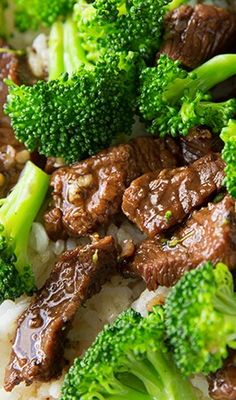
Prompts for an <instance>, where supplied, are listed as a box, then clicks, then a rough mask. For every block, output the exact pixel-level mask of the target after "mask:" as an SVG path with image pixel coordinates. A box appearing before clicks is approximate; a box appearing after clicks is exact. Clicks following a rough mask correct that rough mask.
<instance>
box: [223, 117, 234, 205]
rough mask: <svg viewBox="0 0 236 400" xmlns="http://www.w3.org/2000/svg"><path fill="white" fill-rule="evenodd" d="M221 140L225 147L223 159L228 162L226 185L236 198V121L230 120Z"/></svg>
mask: <svg viewBox="0 0 236 400" xmlns="http://www.w3.org/2000/svg"><path fill="white" fill-rule="evenodd" d="M220 137H221V139H222V140H223V141H224V143H225V145H224V148H223V151H222V158H223V160H224V161H225V162H226V169H225V173H226V179H225V184H226V187H227V190H228V192H229V193H230V194H231V196H232V197H234V198H236V121H235V120H230V121H229V123H228V125H227V126H226V127H225V128H224V129H223V130H222V132H221V135H220Z"/></svg>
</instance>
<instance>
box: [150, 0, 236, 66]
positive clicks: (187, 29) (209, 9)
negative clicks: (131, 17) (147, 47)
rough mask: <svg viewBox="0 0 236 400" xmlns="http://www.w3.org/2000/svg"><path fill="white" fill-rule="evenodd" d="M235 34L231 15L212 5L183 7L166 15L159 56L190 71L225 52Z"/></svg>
mask: <svg viewBox="0 0 236 400" xmlns="http://www.w3.org/2000/svg"><path fill="white" fill-rule="evenodd" d="M235 34H236V16H235V15H234V14H232V13H230V12H228V11H226V10H225V9H223V8H218V7H215V6H213V5H207V4H198V5H196V6H195V7H191V6H188V5H187V6H186V5H184V6H181V7H179V8H177V9H175V10H174V11H172V12H171V13H169V14H168V16H167V18H166V21H165V36H164V42H163V45H162V47H161V49H160V53H161V54H167V55H168V56H169V57H170V58H172V59H173V60H179V61H180V62H181V63H182V64H183V65H184V66H185V67H188V68H191V69H193V68H195V67H197V66H198V65H200V64H202V63H203V62H204V61H206V60H208V59H210V58H211V57H213V56H214V55H216V54H220V53H222V52H223V53H224V52H226V51H227V50H228V49H229V47H230V44H231V43H232V42H233V41H234V40H235ZM160 53H158V55H159V54H160Z"/></svg>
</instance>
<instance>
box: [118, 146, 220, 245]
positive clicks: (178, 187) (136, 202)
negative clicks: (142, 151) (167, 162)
mask: <svg viewBox="0 0 236 400" xmlns="http://www.w3.org/2000/svg"><path fill="white" fill-rule="evenodd" d="M224 168H225V163H224V162H223V161H222V159H221V158H220V156H219V155H218V154H214V153H212V154H209V155H207V156H205V157H202V158H200V159H199V160H197V161H195V162H194V163H193V164H192V165H189V166H187V167H180V168H174V169H164V170H162V171H161V172H159V171H157V172H150V173H147V174H145V175H143V176H141V177H140V178H138V179H135V180H134V181H133V182H132V183H131V185H130V187H129V188H128V189H126V191H125V193H124V196H123V203H122V209H123V212H124V214H125V215H126V216H127V217H128V218H129V219H130V220H131V221H132V222H134V223H135V224H137V226H138V227H139V229H140V230H141V231H143V232H144V233H145V234H147V235H148V236H149V237H154V236H156V235H157V234H159V233H161V232H163V231H165V230H167V229H169V228H171V227H172V226H174V225H176V224H178V223H180V222H181V221H183V220H184V219H185V218H186V217H187V216H188V215H189V214H190V213H191V212H192V211H193V210H194V209H196V208H199V207H200V206H202V205H203V204H204V203H205V202H206V201H207V199H208V198H209V197H210V196H211V195H212V194H214V193H216V192H218V191H220V190H221V188H222V183H223V179H224V177H225V174H224Z"/></svg>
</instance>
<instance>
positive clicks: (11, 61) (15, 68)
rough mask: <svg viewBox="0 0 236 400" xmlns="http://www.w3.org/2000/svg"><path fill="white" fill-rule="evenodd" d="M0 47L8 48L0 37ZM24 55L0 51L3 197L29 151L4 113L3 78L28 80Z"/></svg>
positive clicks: (0, 179) (0, 175)
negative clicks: (17, 137)
mask: <svg viewBox="0 0 236 400" xmlns="http://www.w3.org/2000/svg"><path fill="white" fill-rule="evenodd" d="M0 47H1V48H6V49H8V48H9V47H8V46H7V44H6V42H5V41H4V40H3V39H0ZM29 77H30V73H29V71H28V67H27V63H26V59H25V57H22V58H20V57H17V56H16V55H14V54H13V53H7V52H6V53H0V197H5V196H6V195H7V193H8V192H9V190H10V189H11V188H12V187H13V186H14V185H15V184H16V182H17V180H18V178H19V174H20V172H21V171H22V169H23V167H24V164H25V162H26V161H27V160H28V158H29V153H28V152H27V151H26V150H25V149H24V146H23V145H22V144H20V143H19V142H18V141H17V139H16V138H15V136H14V132H13V130H12V127H11V122H10V119H9V118H8V117H7V116H6V115H5V114H4V111H3V108H4V104H5V103H6V99H7V94H8V89H7V85H6V84H5V83H4V79H5V78H8V79H11V80H12V81H13V82H15V83H16V84H17V85H18V84H20V83H22V81H24V82H26V80H29Z"/></svg>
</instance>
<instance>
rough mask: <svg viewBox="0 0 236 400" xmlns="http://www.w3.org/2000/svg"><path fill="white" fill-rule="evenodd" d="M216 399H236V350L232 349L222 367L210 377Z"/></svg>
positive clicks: (211, 391)
mask: <svg viewBox="0 0 236 400" xmlns="http://www.w3.org/2000/svg"><path fill="white" fill-rule="evenodd" d="M208 382H209V394H210V396H211V398H212V399H214V400H236V352H235V351H231V352H230V355H229V357H228V358H227V360H226V361H225V363H224V365H223V367H222V368H220V369H219V370H218V371H216V372H215V373H214V374H211V375H210V376H209V377H208Z"/></svg>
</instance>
